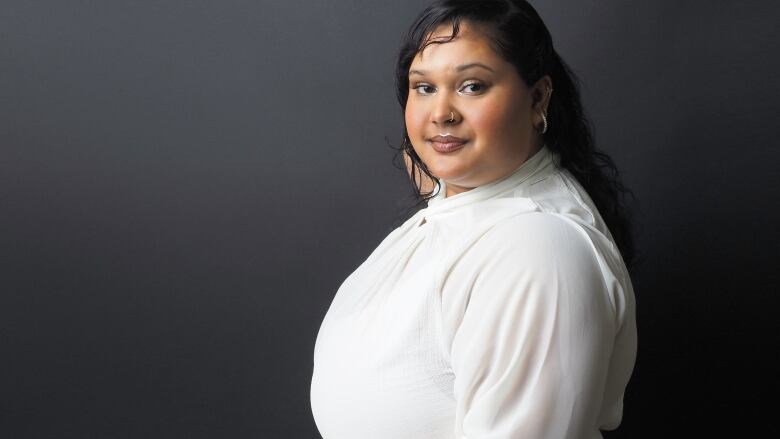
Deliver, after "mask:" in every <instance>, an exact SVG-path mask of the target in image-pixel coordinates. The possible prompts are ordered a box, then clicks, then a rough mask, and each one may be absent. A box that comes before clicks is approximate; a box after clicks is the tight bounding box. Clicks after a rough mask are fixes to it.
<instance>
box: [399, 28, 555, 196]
mask: <svg viewBox="0 0 780 439" xmlns="http://www.w3.org/2000/svg"><path fill="white" fill-rule="evenodd" d="M451 31H452V26H451V25H449V24H446V25H442V26H439V27H438V28H437V29H436V30H435V31H434V32H433V34H432V39H434V40H435V39H437V38H446V37H448V36H449V35H450V34H451ZM550 86H551V84H550V82H549V77H547V76H545V77H543V78H542V79H540V80H539V82H537V84H536V86H535V87H534V88H529V87H527V86H526V85H525V83H524V82H523V80H522V78H520V76H519V75H518V73H517V71H516V70H515V68H514V66H513V65H511V64H509V63H508V62H507V61H505V60H504V59H503V58H501V57H500V56H499V55H498V54H497V53H495V52H494V51H493V49H492V48H491V47H490V45H489V43H488V40H487V38H486V37H484V36H483V35H482V34H481V33H480V32H479V28H478V27H475V26H473V25H470V24H469V23H467V22H461V26H460V31H459V33H458V37H457V38H455V39H454V40H452V41H451V42H448V43H444V44H431V45H429V46H428V47H426V48H425V49H424V50H423V52H421V53H418V54H417V56H416V57H415V58H414V60H413V61H412V64H411V66H410V68H409V98H408V100H407V104H406V112H405V121H406V129H407V133H408V134H409V139H410V140H411V142H412V147H413V148H414V150H415V152H416V153H417V155H418V156H419V157H420V159H421V160H422V161H423V162H424V163H425V165H426V166H427V167H428V169H429V170H430V171H431V172H432V173H433V174H434V175H435V176H437V177H439V178H441V179H442V180H444V181H445V182H446V184H447V194H446V195H447V196H450V195H454V194H456V193H460V192H464V191H467V190H470V189H473V188H474V187H477V186H481V185H483V184H486V183H490V182H492V181H494V180H497V179H499V178H501V177H504V176H506V175H508V174H509V173H511V172H512V171H513V170H515V169H517V168H518V167H519V166H520V165H521V164H522V163H523V162H524V161H525V160H526V159H527V158H528V157H529V156H530V155H532V154H533V153H535V152H536V150H537V149H538V148H539V147H540V146H541V136H540V135H539V134H538V133H537V132H536V131H535V130H534V126H535V125H540V124H541V118H542V116H541V111H542V109H543V108H546V105H547V101H548V98H549V97H548V95H547V94H546V90H547V88H549V87H550ZM452 116H454V119H452V120H450V119H451V117H452ZM447 135H451V136H454V137H457V138H460V139H463V141H464V142H462V143H458V141H456V142H455V143H454V144H452V142H450V145H447V142H446V141H445V142H437V141H436V140H437V139H432V138H434V137H435V136H447ZM448 147H449V149H448ZM453 148H454V149H453Z"/></svg>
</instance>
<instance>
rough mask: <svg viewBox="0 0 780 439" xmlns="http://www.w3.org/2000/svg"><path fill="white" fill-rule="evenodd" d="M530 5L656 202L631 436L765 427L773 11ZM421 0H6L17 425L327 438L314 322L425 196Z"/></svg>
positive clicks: (0, 431)
mask: <svg viewBox="0 0 780 439" xmlns="http://www.w3.org/2000/svg"><path fill="white" fill-rule="evenodd" d="M535 3H536V5H537V7H538V10H539V12H540V14H541V15H542V17H543V18H544V19H545V20H546V22H547V24H548V26H549V28H550V30H551V33H552V34H553V38H554V41H555V44H556V47H557V48H558V50H559V52H560V53H561V54H562V56H563V57H564V58H565V59H566V60H567V61H568V62H569V64H570V65H571V66H572V67H573V68H574V69H575V71H576V72H577V73H578V74H579V75H580V77H581V79H582V80H583V82H584V89H583V98H584V102H585V104H586V107H587V109H588V110H589V113H590V115H591V117H592V120H593V122H594V125H595V127H596V136H597V140H598V141H599V143H600V145H601V146H602V147H603V149H604V150H606V151H608V152H609V153H610V154H611V155H612V156H613V157H614V158H615V160H616V162H617V164H618V166H619V168H620V169H621V171H622V174H623V176H624V180H625V182H626V183H627V184H628V185H629V186H630V187H631V188H633V189H634V191H635V193H636V195H637V197H638V198H639V200H640V201H641V203H642V206H641V207H642V211H643V215H644V216H643V217H642V218H641V219H642V228H641V229H640V230H639V231H638V234H639V235H638V247H639V250H640V251H641V252H642V254H643V261H644V262H643V265H641V266H640V267H639V269H638V271H637V275H636V277H635V280H634V283H635V288H636V290H637V295H638V297H639V299H638V300H639V302H638V303H639V337H640V338H639V340H640V342H639V357H638V364H637V369H636V372H635V376H634V379H633V381H632V383H631V384H630V385H629V392H628V394H627V397H626V410H625V421H624V425H623V427H622V428H621V430H619V435H615V436H613V437H618V436H620V437H634V438H636V437H677V436H676V435H675V432H681V431H682V430H680V427H677V428H678V429H677V430H675V429H672V427H671V425H672V424H675V425H679V424H680V423H682V425H688V426H689V427H690V428H693V429H698V428H700V427H701V425H702V423H705V422H712V421H713V420H717V421H719V422H722V423H724V425H719V427H721V428H724V427H727V426H732V427H736V426H742V427H744V428H750V427H755V426H757V425H758V423H760V422H764V421H765V419H764V418H763V414H765V413H766V412H762V411H761V410H760V406H759V405H758V404H759V401H760V400H761V398H762V397H765V396H766V395H767V394H768V390H766V386H764V385H763V383H764V381H765V380H766V379H768V378H765V377H766V375H763V374H768V373H769V372H773V371H774V370H775V369H774V368H772V367H771V366H770V365H769V364H768V356H767V355H766V352H767V351H774V349H771V350H770V349H767V348H765V347H762V346H765V345H766V344H768V343H769V337H770V335H769V334H774V332H776V331H774V330H773V329H772V327H770V320H771V319H770V313H769V312H767V310H770V309H772V305H773V304H776V300H775V299H774V293H776V292H777V286H776V285H777V283H778V276H777V271H776V258H777V247H776V244H777V238H778V234H777V227H776V225H777V223H778V220H779V219H780V218H778V216H779V215H778V205H777V201H776V200H777V193H776V189H775V188H777V187H779V186H780V176H779V175H778V167H777V162H778V155H779V154H778V148H777V146H778V141H777V134H776V128H777V115H778V110H779V108H778V97H779V93H778V86H777V83H776V81H777V80H776V77H777V74H778V61H777V53H778V47H777V41H778V32H777V25H776V21H777V20H776V18H777V16H778V14H777V13H778V7H777V6H772V7H771V10H770V5H774V3H773V2H768V1H766V2H737V1H689V2H680V1H671V0H664V1H655V2H640V1H623V0H609V1H607V0H604V1H572V0H568V1H564V0H555V1H544V2H542V1H537V2H535ZM424 4H425V3H424V2H421V1H394V2H386V1H376V0H373V1H365V0H361V1H357V0H353V1H333V2H311V1H309V2H302V1H286V2H281V1H280V2H256V1H255V2H250V1H236V0H227V1H226V0H223V1H219V2H217V1H212V2H206V1H165V2H128V1H116V0H114V1H99V2H96V1H68V2H63V1H36V2H32V1H8V0H5V1H3V2H2V3H1V6H0V148H2V151H0V244H1V245H0V267H1V268H0V270H1V271H0V282H2V283H1V284H0V288H2V291H1V292H0V352H2V354H1V355H2V362H0V436H3V437H9V438H11V437H13V438H66V437H67V438H71V437H72V438H86V437H95V438H157V437H159V438H174V437H187V438H217V437H220V438H222V437H230V438H243V437H262V438H292V437H295V438H298V437H315V436H316V430H315V426H314V423H313V421H312V418H311V412H310V407H309V393H308V392H309V384H310V377H311V357H312V350H313V346H314V339H315V336H316V333H317V330H318V328H319V324H320V321H321V319H322V317H323V316H324V313H325V311H326V309H327V306H328V305H329V303H330V300H331V299H332V296H333V294H334V293H335V291H336V289H337V288H338V286H339V285H340V283H341V282H342V281H343V280H344V278H345V277H346V276H347V275H348V274H349V273H350V272H351V271H352V270H353V269H354V268H355V267H356V266H357V265H358V264H359V263H360V262H362V260H363V259H365V257H366V256H368V254H369V253H370V251H371V250H372V249H373V248H374V247H375V246H376V244H378V242H379V241H380V240H381V239H382V238H383V237H384V236H385V235H386V234H387V233H388V232H389V231H390V228H391V227H392V224H393V221H394V220H395V219H397V216H398V214H399V213H400V211H401V208H402V207H403V206H404V205H405V202H406V201H407V195H408V193H409V187H408V186H407V184H406V182H405V177H404V175H403V173H402V172H401V171H399V170H398V169H396V168H394V167H393V166H392V164H391V150H390V149H389V148H388V147H387V146H386V142H385V137H386V136H387V137H389V139H390V141H391V142H393V144H397V141H398V135H399V128H400V123H401V113H400V109H399V108H397V103H396V101H395V95H394V89H393V80H394V78H393V67H394V59H395V55H396V50H397V46H398V43H399V41H400V37H401V34H402V32H404V31H405V30H406V28H407V26H408V25H409V24H410V22H411V20H412V19H413V18H414V17H415V16H416V14H417V13H418V12H419V11H420V10H421V9H422V7H423V5H424ZM772 337H774V336H772ZM772 396H773V395H772ZM764 410H766V409H764ZM727 414H728V415H729V417H727V416H726V415H727ZM683 428H687V427H683ZM772 428H775V429H776V427H772ZM685 431H688V430H685ZM691 431H696V430H691ZM680 434H681V435H682V433H680Z"/></svg>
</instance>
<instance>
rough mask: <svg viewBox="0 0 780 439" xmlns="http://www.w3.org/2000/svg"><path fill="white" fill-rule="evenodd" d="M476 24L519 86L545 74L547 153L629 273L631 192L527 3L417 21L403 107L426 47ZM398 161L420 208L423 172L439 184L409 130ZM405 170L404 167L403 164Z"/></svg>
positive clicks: (449, 7) (406, 62) (460, 3)
mask: <svg viewBox="0 0 780 439" xmlns="http://www.w3.org/2000/svg"><path fill="white" fill-rule="evenodd" d="M464 21H467V22H469V23H473V24H476V25H478V26H479V28H480V29H481V30H483V32H484V33H485V36H486V37H487V38H488V39H489V40H490V44H491V47H492V48H493V49H494V50H495V51H496V53H498V54H499V55H500V56H502V57H503V58H504V59H505V60H507V61H508V62H509V63H511V64H512V65H513V66H514V67H515V68H516V69H517V72H518V73H519V75H520V77H521V78H522V79H523V81H524V82H525V83H526V84H527V85H528V86H529V87H532V86H533V85H534V84H536V82H537V81H538V80H539V79H540V78H542V77H543V76H544V75H549V77H550V79H551V80H552V87H553V88H554V90H555V92H554V93H553V94H552V95H551V98H550V102H549V106H548V122H549V129H548V130H547V132H546V133H545V134H543V136H544V143H545V145H547V147H548V148H549V149H550V150H551V151H553V152H556V153H558V155H559V157H560V165H561V167H563V168H565V169H567V170H568V171H569V172H570V173H571V174H572V175H573V176H574V177H575V178H576V179H577V181H578V182H579V183H580V184H581V185H582V186H583V187H584V188H585V190H586V191H587V193H588V195H589V196H590V198H591V199H592V200H593V202H594V203H595V205H596V208H597V209H598V211H599V213H600V214H601V217H602V218H603V219H604V222H605V223H606V225H607V227H608V228H609V230H610V232H611V234H612V237H613V239H614V240H615V243H616V245H617V247H618V249H619V250H620V253H621V255H622V257H623V261H624V262H625V264H626V266H627V267H628V268H631V267H632V263H633V262H634V244H633V237H632V221H631V219H630V211H629V209H628V206H627V203H626V199H625V198H626V195H631V196H632V198H633V193H632V192H631V191H630V190H628V189H627V188H626V187H625V186H624V185H623V184H622V183H621V181H620V178H619V174H618V170H617V168H616V166H615V164H614V162H613V161H612V159H611V158H610V157H609V156H608V155H607V154H606V153H604V152H602V151H599V150H598V149H596V147H595V144H594V139H593V134H592V129H591V126H590V122H589V121H588V119H587V118H586V117H585V114H584V111H583V107H582V103H581V101H580V92H579V81H578V78H577V77H576V75H575V74H574V73H573V72H572V71H571V69H570V68H569V66H568V65H567V64H566V63H565V62H564V61H563V59H561V57H560V56H559V55H558V53H557V52H556V51H555V49H554V48H553V43H552V37H551V36H550V33H549V31H548V30H547V27H546V26H545V24H544V22H543V21H542V19H541V18H540V17H539V14H537V12H536V10H535V9H534V8H533V6H531V5H530V4H529V3H528V2H527V1H524V0H479V1H474V0H437V1H434V2H433V3H432V4H430V5H429V6H428V7H427V8H425V10H423V11H422V12H421V13H420V15H419V16H418V17H417V19H416V20H415V22H414V23H413V24H412V26H411V27H410V28H409V31H408V33H407V35H406V36H405V38H404V40H403V42H402V44H401V49H400V52H399V54H398V59H397V64H396V81H395V85H396V87H397V97H398V102H399V103H400V104H401V108H402V111H405V109H406V102H407V99H408V96H409V95H408V94H409V76H408V75H409V67H410V66H411V64H412V61H413V59H414V57H415V56H416V55H417V54H418V53H419V52H420V51H422V50H423V49H425V47H427V46H428V45H429V44H434V43H438V44H440V43H446V42H447V41H451V40H452V39H453V38H455V37H456V36H457V35H458V32H459V27H460V23H461V22H464ZM442 24H449V25H451V26H452V35H451V36H449V37H448V39H446V40H440V39H436V40H431V39H429V36H430V35H431V34H432V32H433V31H434V30H435V29H436V28H437V27H438V26H440V25H442ZM396 149H397V151H398V153H399V154H397V155H396V158H397V157H401V158H403V155H404V154H408V157H409V159H411V169H410V171H411V172H410V182H411V183H412V186H413V187H414V194H415V198H416V199H417V206H419V205H420V204H421V203H422V202H423V201H427V200H428V199H430V198H431V197H432V196H433V194H434V193H435V192H436V190H437V189H436V188H434V190H432V191H431V192H428V193H422V190H421V181H420V180H418V178H422V173H424V174H425V175H427V176H428V177H429V178H430V179H431V180H432V181H433V182H436V184H437V185H438V181H437V178H436V177H435V176H434V175H433V174H432V173H431V172H430V171H429V170H428V168H427V167H426V165H425V163H423V162H422V160H421V159H420V157H419V156H418V155H417V153H416V152H415V151H414V148H413V147H412V144H411V141H410V139H409V134H408V132H407V130H406V125H405V123H404V125H403V137H402V140H401V146H400V147H398V148H396ZM404 167H405V165H404Z"/></svg>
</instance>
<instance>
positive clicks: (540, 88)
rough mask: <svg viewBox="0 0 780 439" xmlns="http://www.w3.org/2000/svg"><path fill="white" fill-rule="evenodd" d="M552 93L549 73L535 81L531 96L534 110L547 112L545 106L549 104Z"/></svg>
mask: <svg viewBox="0 0 780 439" xmlns="http://www.w3.org/2000/svg"><path fill="white" fill-rule="evenodd" d="M551 95H552V80H551V79H550V76H549V75H544V76H542V77H541V78H539V80H538V81H536V84H534V87H533V89H532V90H531V96H532V99H533V101H532V102H533V108H534V111H538V112H542V113H544V114H547V108H548V106H549V105H550V96H551Z"/></svg>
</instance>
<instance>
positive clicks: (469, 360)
mask: <svg viewBox="0 0 780 439" xmlns="http://www.w3.org/2000/svg"><path fill="white" fill-rule="evenodd" d="M397 84H398V93H399V95H398V97H399V101H400V103H401V106H402V107H403V108H404V116H405V117H404V120H405V130H404V136H403V145H402V151H403V153H404V154H406V155H407V156H408V163H409V165H410V167H411V172H410V175H411V178H412V182H413V183H414V184H415V187H417V188H418V189H419V190H420V192H421V197H422V199H424V200H427V207H425V208H423V209H421V210H419V211H418V212H417V213H415V214H414V215H413V216H412V217H411V218H409V219H408V220H406V221H405V222H404V223H403V224H402V225H400V226H399V227H398V228H396V229H395V230H393V231H392V232H391V233H390V234H389V235H388V236H387V237H386V238H385V239H384V240H383V241H382V242H381V243H380V244H379V246H378V247H377V248H376V249H375V250H374V251H373V252H372V253H371V255H370V256H369V257H368V258H367V259H366V260H365V261H364V262H363V263H362V264H361V265H360V266H359V267H358V268H357V270H355V272H353V273H352V274H351V275H350V276H349V277H348V278H347V279H346V280H345V281H344V283H343V284H342V285H341V287H340V288H339V290H338V292H337V293H336V295H335V297H334V299H333V303H332V304H331V306H330V309H329V310H328V313H327V314H326V316H325V318H324V321H323V322H322V326H321V328H320V331H319V334H318V336H317V341H316V345H315V349H314V372H313V377H312V383H311V403H312V411H313V414H314V418H315V421H316V423H317V427H318V428H319V431H320V433H321V434H322V436H323V437H324V438H326V439H351V438H355V439H358V438H360V439H366V438H377V439H380V438H381V439H414V438H420V439H422V438H424V439H439V438H441V439H444V438H447V439H452V438H469V439H478V438H533V439H541V438H600V437H602V436H601V433H600V430H611V429H615V428H617V426H618V425H619V423H620V421H621V417H622V410H623V393H624V390H625V387H626V385H627V383H628V380H629V378H630V375H631V372H632V370H633V366H634V360H635V356H636V343H637V340H636V324H635V310H634V295H633V289H632V285H631V280H630V278H629V275H628V271H627V268H626V262H628V263H630V261H631V257H632V247H631V241H630V233H629V223H628V220H627V217H626V214H625V212H624V210H625V209H623V208H622V204H621V202H620V198H619V194H621V193H622V192H623V188H622V186H621V185H620V183H619V182H618V180H617V177H616V175H617V174H616V173H615V172H614V165H613V164H612V161H611V160H610V159H609V157H607V156H606V155H604V154H603V153H600V152H597V151H596V150H595V149H594V146H593V142H592V139H591V136H590V132H589V129H588V127H587V125H586V122H585V119H584V118H583V115H582V109H581V106H580V102H579V92H578V90H577V87H576V85H575V83H574V82H573V76H572V74H571V72H570V71H569V69H568V68H567V67H566V66H565V64H564V63H563V61H562V60H561V59H560V58H559V56H558V55H557V53H556V52H555V51H554V50H553V46H552V42H551V38H550V35H549V33H548V31H547V29H546V27H545V25H544V24H543V22H542V21H541V19H540V18H539V16H538V14H537V13H536V11H535V10H534V9H533V8H532V7H531V6H530V5H529V4H528V3H526V2H525V1H522V0H493V1H464V0H444V1H438V2H436V3H434V4H432V5H431V6H429V7H428V8H427V9H425V10H424V11H423V12H422V14H421V15H420V16H419V18H418V19H417V21H416V22H415V23H414V24H413V25H412V27H411V29H410V32H409V34H408V37H407V39H406V41H405V43H404V44H403V46H402V49H401V53H400V56H399V58H398V65H397ZM604 169H609V170H612V171H613V172H611V173H608V174H605V173H603V170H604ZM426 179H428V180H427V181H428V182H432V183H435V186H434V187H433V188H432V190H431V191H430V192H426V191H425V190H424V186H425V184H426Z"/></svg>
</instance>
